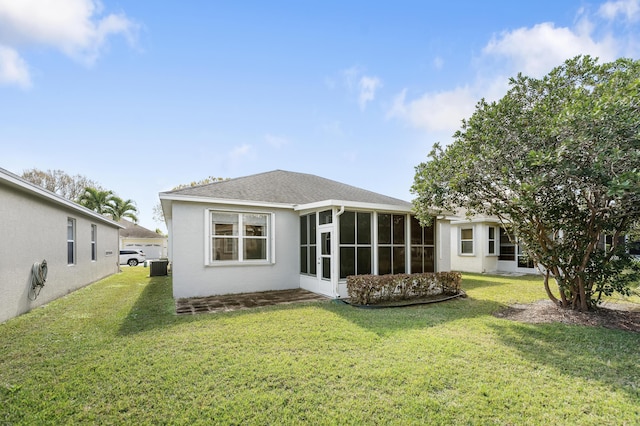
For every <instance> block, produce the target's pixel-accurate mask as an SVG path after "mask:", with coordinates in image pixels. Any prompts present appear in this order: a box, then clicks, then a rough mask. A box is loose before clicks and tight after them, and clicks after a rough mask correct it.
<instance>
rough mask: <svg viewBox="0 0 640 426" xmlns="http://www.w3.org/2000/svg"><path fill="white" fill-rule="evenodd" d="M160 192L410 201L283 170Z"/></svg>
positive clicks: (299, 200)
mask: <svg viewBox="0 0 640 426" xmlns="http://www.w3.org/2000/svg"><path fill="white" fill-rule="evenodd" d="M162 194H166V195H169V196H171V195H180V196H189V197H206V198H213V199H224V200H242V201H256V202H266V203H282V204H292V205H299V204H310V203H316V202H321V201H326V200H341V201H349V202H358V203H371V204H385V205H394V206H399V207H403V208H407V207H411V203H409V202H407V201H403V200H400V199H398V198H393V197H387V196H386V195H382V194H378V193H375V192H372V191H367V190H366V189H361V188H356V187H355V186H351V185H346V184H344V183H340V182H336V181H334V180H330V179H325V178H322V177H319V176H315V175H310V174H306V173H296V172H288V171H284V170H274V171H271V172H265V173H259V174H255V175H251V176H245V177H240V178H236V179H229V180H225V181H219V182H213V183H210V184H206V185H200V186H194V187H188V188H182V189H177V190H174V191H168V192H164V193H162Z"/></svg>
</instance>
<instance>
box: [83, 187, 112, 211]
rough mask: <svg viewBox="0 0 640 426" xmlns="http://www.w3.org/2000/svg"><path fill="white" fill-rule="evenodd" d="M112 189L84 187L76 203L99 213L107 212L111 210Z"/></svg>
mask: <svg viewBox="0 0 640 426" xmlns="http://www.w3.org/2000/svg"><path fill="white" fill-rule="evenodd" d="M113 196H114V195H113V191H103V190H99V189H96V188H92V187H86V188H85V189H84V193H83V194H82V195H80V197H79V198H78V204H80V205H82V206H84V207H86V208H88V209H89V210H93V211H95V212H97V213H100V214H109V213H111V210H112V202H111V200H112V198H113Z"/></svg>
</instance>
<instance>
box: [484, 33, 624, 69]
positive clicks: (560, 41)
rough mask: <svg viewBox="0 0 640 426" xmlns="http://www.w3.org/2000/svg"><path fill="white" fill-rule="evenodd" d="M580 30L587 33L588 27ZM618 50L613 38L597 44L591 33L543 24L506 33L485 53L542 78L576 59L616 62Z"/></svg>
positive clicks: (491, 43)
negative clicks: (570, 60)
mask: <svg viewBox="0 0 640 426" xmlns="http://www.w3.org/2000/svg"><path fill="white" fill-rule="evenodd" d="M580 28H581V29H585V27H584V24H582V26H581V27H580ZM616 50H617V49H616V44H615V41H614V40H613V39H612V38H610V37H605V38H604V39H602V40H600V41H596V40H594V39H593V38H592V37H591V36H590V35H589V34H588V33H585V32H578V31H576V30H571V29H569V28H564V27H561V28H557V27H555V26H554V25H553V23H542V24H538V25H535V26H533V27H532V28H518V29H516V30H514V31H505V32H503V33H501V34H500V36H499V37H494V38H493V39H492V40H491V41H489V43H488V44H487V45H486V46H485V47H484V49H483V51H482V53H483V54H484V55H487V56H493V57H503V58H506V59H507V60H508V61H509V63H510V64H511V68H513V69H514V70H516V71H517V72H522V73H523V74H526V75H530V76H535V77H541V76H543V75H544V74H546V73H548V72H549V71H550V70H551V69H552V68H553V67H555V66H557V65H560V64H561V63H563V62H564V61H565V60H567V59H569V58H572V57H574V56H576V55H581V54H589V55H592V56H597V57H599V58H600V59H602V60H604V61H609V60H613V59H614V58H615V54H616Z"/></svg>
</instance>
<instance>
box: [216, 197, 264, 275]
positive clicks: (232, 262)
mask: <svg viewBox="0 0 640 426" xmlns="http://www.w3.org/2000/svg"><path fill="white" fill-rule="evenodd" d="M215 213H223V214H234V215H238V235H236V236H233V237H229V240H231V239H232V238H233V239H236V240H237V241H238V259H237V260H215V258H214V257H215V256H214V253H213V249H214V247H213V246H214V244H213V239H214V235H213V227H212V226H211V225H212V215H213V214H215ZM244 215H264V216H266V217H267V221H266V222H267V225H266V228H267V229H266V235H265V236H260V237H256V236H248V235H243V233H244V229H243V228H244V226H243V222H244ZM273 235H275V215H274V213H271V212H264V211H247V210H222V209H206V210H205V259H204V263H205V265H207V266H230V265H231V266H240V265H272V264H275V242H274V238H273ZM249 238H259V239H264V240H265V241H266V251H267V254H266V259H244V242H245V240H246V239H249Z"/></svg>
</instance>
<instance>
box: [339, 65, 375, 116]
mask: <svg viewBox="0 0 640 426" xmlns="http://www.w3.org/2000/svg"><path fill="white" fill-rule="evenodd" d="M342 75H343V76H344V84H345V86H346V87H347V90H348V91H349V92H351V93H354V92H355V93H357V97H358V106H360V109H361V110H364V109H365V108H366V106H367V103H369V102H372V101H373V100H374V99H375V97H376V91H377V90H378V89H379V88H381V87H382V80H380V78H378V77H375V76H368V75H364V73H363V71H362V70H361V69H360V68H359V67H357V66H354V67H351V68H349V69H346V70H344V71H343V72H342Z"/></svg>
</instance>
